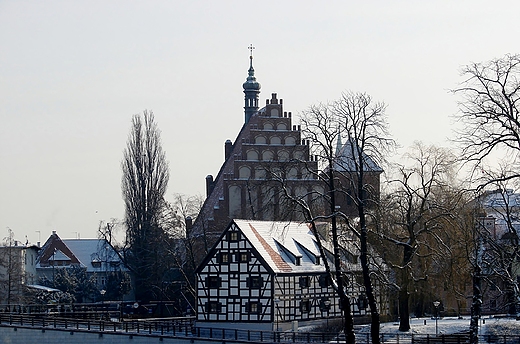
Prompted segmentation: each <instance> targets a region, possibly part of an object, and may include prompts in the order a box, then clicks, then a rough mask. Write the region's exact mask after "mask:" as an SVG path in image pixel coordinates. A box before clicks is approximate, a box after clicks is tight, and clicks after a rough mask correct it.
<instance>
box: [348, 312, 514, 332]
mask: <svg viewBox="0 0 520 344" xmlns="http://www.w3.org/2000/svg"><path fill="white" fill-rule="evenodd" d="M469 320H470V319H469V317H463V318H462V319H459V318H456V317H454V318H450V317H446V318H440V319H438V320H437V330H438V333H439V334H453V333H459V332H467V331H469ZM410 325H411V330H410V331H409V332H399V323H398V322H391V323H382V324H381V330H380V333H385V334H393V333H400V334H403V333H413V334H435V319H432V318H412V319H411V320H410ZM480 325H481V327H480V334H484V335H488V334H501V335H505V334H508V335H519V334H520V320H515V319H514V318H507V317H498V316H497V317H494V316H486V317H483V318H482V319H481V320H480ZM355 329H356V333H367V332H370V325H360V326H356V327H355Z"/></svg>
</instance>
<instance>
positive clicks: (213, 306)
mask: <svg viewBox="0 0 520 344" xmlns="http://www.w3.org/2000/svg"><path fill="white" fill-rule="evenodd" d="M221 308H222V303H220V302H218V301H209V302H206V312H207V313H216V314H218V313H220V310H221Z"/></svg>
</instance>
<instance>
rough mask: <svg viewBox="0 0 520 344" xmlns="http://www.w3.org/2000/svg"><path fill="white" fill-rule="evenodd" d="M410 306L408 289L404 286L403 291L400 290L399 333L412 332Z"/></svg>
mask: <svg viewBox="0 0 520 344" xmlns="http://www.w3.org/2000/svg"><path fill="white" fill-rule="evenodd" d="M408 305H409V294H408V287H407V285H403V286H401V290H399V331H401V332H406V331H409V330H410V308H409V306H408Z"/></svg>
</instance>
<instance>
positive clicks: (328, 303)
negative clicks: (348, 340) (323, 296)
mask: <svg viewBox="0 0 520 344" xmlns="http://www.w3.org/2000/svg"><path fill="white" fill-rule="evenodd" d="M323 304H324V305H325V309H326V310H327V329H328V328H329V310H330V300H325V302H323Z"/></svg>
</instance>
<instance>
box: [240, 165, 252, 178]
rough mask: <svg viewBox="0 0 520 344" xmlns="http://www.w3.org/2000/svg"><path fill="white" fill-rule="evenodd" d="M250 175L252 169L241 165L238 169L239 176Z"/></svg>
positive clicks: (246, 176) (245, 176)
mask: <svg viewBox="0 0 520 344" xmlns="http://www.w3.org/2000/svg"><path fill="white" fill-rule="evenodd" d="M249 177H251V169H250V168H249V167H247V166H241V167H240V169H239V170H238V178H240V179H248V178H249Z"/></svg>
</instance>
